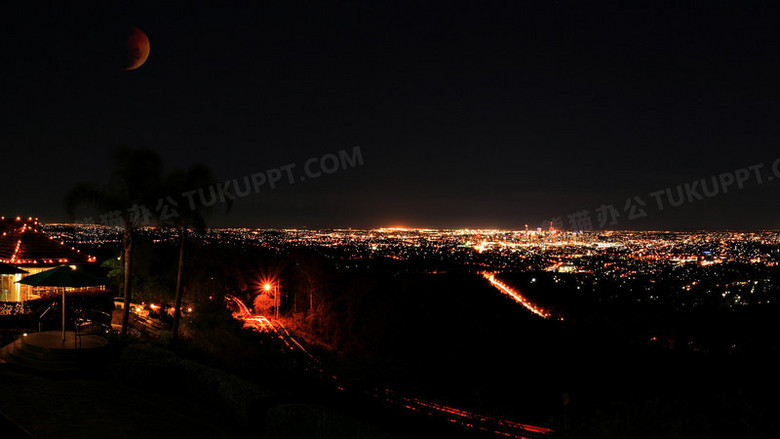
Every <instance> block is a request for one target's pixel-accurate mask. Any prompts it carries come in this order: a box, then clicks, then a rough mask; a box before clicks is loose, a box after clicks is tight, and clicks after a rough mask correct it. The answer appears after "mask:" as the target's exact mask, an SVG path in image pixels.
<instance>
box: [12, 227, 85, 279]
mask: <svg viewBox="0 0 780 439" xmlns="http://www.w3.org/2000/svg"><path fill="white" fill-rule="evenodd" d="M94 261H95V258H94V257H93V256H89V255H86V254H84V253H81V252H80V251H79V250H77V249H75V248H74V247H68V246H66V245H65V244H64V243H63V242H60V241H56V240H54V239H53V238H52V237H50V236H48V235H46V233H45V232H43V231H42V230H41V224H40V223H39V222H38V218H27V219H23V218H19V217H17V218H15V219H8V218H5V217H0V262H5V263H8V264H14V265H22V266H39V267H45V266H52V265H61V264H82V263H86V262H94Z"/></svg>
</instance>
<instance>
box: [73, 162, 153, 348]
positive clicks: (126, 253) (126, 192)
mask: <svg viewBox="0 0 780 439" xmlns="http://www.w3.org/2000/svg"><path fill="white" fill-rule="evenodd" d="M161 183H162V161H161V159H160V156H159V155H158V154H157V153H156V152H154V151H151V150H148V149H136V150H134V149H130V148H127V147H120V148H118V149H117V150H116V151H115V152H114V157H113V170H112V173H111V176H110V177H109V180H108V183H107V184H105V185H97V184H94V183H88V182H79V183H77V184H76V185H75V186H74V187H73V188H71V190H70V191H68V193H67V195H66V196H65V208H66V210H67V212H68V214H70V215H71V217H72V216H73V213H74V211H75V209H76V207H78V206H80V205H85V204H86V205H91V206H93V207H95V208H97V209H99V210H100V211H101V215H100V217H101V219H103V223H104V224H108V225H117V226H121V227H122V228H123V233H122V247H123V256H122V257H123V263H124V284H123V293H124V313H123V314H122V334H127V326H128V322H129V317H130V301H131V292H132V289H131V287H132V285H131V279H132V276H131V274H132V260H133V258H132V254H133V237H134V235H135V229H136V228H137V227H138V226H139V225H144V224H148V223H149V222H150V221H151V220H152V219H154V218H155V217H156V213H155V207H156V206H157V203H158V201H159V200H160V199H161V198H160V196H161V192H160V189H161Z"/></svg>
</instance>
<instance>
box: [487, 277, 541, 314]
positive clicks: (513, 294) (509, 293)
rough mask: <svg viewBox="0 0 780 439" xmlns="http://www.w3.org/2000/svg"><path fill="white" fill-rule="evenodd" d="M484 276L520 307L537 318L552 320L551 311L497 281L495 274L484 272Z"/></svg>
mask: <svg viewBox="0 0 780 439" xmlns="http://www.w3.org/2000/svg"><path fill="white" fill-rule="evenodd" d="M482 276H484V277H485V279H487V280H489V281H490V284H491V285H493V286H494V287H496V288H497V289H498V290H499V291H501V292H502V293H504V294H506V295H507V296H509V297H511V298H512V299H514V301H515V302H517V303H519V304H520V305H523V306H524V307H525V308H526V309H527V310H528V311H531V312H532V313H534V314H536V315H537V316H539V317H541V318H543V319H549V318H550V316H551V314H550V312H549V311H545V310H544V309H542V308H541V307H539V306H537V305H534V304H533V303H531V301H530V300H528V299H527V298H525V297H523V296H522V295H521V294H520V293H518V292H517V291H515V290H514V289H512V288H511V287H509V286H508V285H506V284H505V283H503V282H501V281H500V280H498V279H496V276H495V275H494V274H493V273H487V272H483V273H482Z"/></svg>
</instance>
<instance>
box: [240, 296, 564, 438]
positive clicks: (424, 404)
mask: <svg viewBox="0 0 780 439" xmlns="http://www.w3.org/2000/svg"><path fill="white" fill-rule="evenodd" d="M226 298H227V299H228V300H232V301H233V302H234V303H236V305H237V306H238V311H236V312H234V313H233V317H234V318H236V319H238V320H241V321H243V322H244V327H245V328H252V329H254V330H256V331H259V332H264V333H268V334H271V335H273V336H274V337H276V338H277V339H278V340H280V341H281V342H282V344H283V345H284V347H285V349H286V350H289V351H297V352H300V353H302V354H304V358H305V359H306V363H307V364H306V368H307V370H308V371H309V372H313V373H315V374H316V375H318V376H319V377H320V378H321V379H323V380H325V381H328V382H330V383H331V384H333V385H334V386H335V388H336V389H338V390H340V391H344V386H343V385H342V384H341V383H340V380H339V379H338V377H336V376H334V375H327V374H326V373H325V371H324V370H323V368H322V364H321V363H320V361H319V360H318V359H317V358H316V357H315V356H313V355H312V354H311V353H309V352H308V351H307V350H306V349H305V348H304V347H303V346H302V345H301V344H300V343H298V341H297V340H296V339H295V338H294V337H293V336H292V335H291V334H290V332H289V331H287V328H285V327H284V325H282V323H281V322H279V321H273V320H270V319H268V318H267V317H265V316H261V315H255V314H252V312H251V311H250V310H249V309H248V308H247V307H246V305H245V304H244V303H243V302H242V301H241V300H240V299H238V298H236V297H232V296H228V297H226ZM362 393H364V394H366V395H368V396H370V397H372V398H374V399H377V400H379V401H382V402H383V403H385V404H388V405H391V406H395V407H401V408H403V409H404V410H406V411H408V412H412V413H415V414H420V415H426V416H432V417H437V418H439V419H442V420H443V421H446V422H450V423H452V424H455V425H458V426H460V427H462V428H464V429H467V430H476V431H480V432H483V433H487V434H491V435H494V436H499V437H507V438H512V439H532V438H541V437H547V436H549V435H551V434H553V430H551V429H549V428H544V427H537V426H534V425H528V424H522V423H520V422H515V421H510V420H506V419H499V418H494V417H490V416H485V415H481V414H478V413H473V412H469V411H466V410H462V409H458V408H455V407H450V406H446V405H443V404H439V403H435V402H432V401H427V400H423V399H420V398H408V397H404V396H402V395H399V394H397V393H396V392H394V391H392V390H390V389H372V390H369V391H364V392H362Z"/></svg>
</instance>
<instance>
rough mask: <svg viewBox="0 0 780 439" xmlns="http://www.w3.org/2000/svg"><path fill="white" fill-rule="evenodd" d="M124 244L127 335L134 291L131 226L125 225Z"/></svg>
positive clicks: (125, 322)
mask: <svg viewBox="0 0 780 439" xmlns="http://www.w3.org/2000/svg"><path fill="white" fill-rule="evenodd" d="M122 244H123V246H124V255H123V256H122V257H123V258H124V261H123V262H124V267H125V282H124V285H123V290H124V299H125V300H124V312H123V313H122V335H127V327H128V324H129V322H130V299H131V297H130V295H131V291H132V285H131V282H132V279H133V277H132V269H133V264H132V259H133V258H132V255H133V231H132V229H131V228H130V227H129V226H125V231H124V235H123V237H122Z"/></svg>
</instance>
